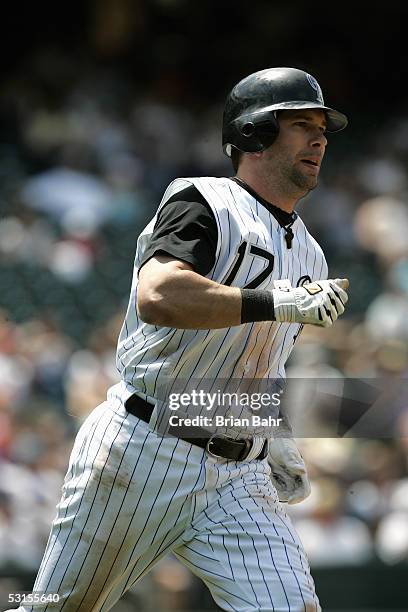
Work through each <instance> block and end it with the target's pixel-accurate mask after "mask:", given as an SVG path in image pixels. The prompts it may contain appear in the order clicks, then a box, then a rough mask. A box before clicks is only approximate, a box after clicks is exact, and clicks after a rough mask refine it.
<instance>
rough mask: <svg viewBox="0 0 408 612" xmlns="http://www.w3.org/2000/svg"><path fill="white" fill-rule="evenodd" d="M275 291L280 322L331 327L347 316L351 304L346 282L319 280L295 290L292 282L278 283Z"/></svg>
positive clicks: (274, 297) (340, 279) (274, 296)
mask: <svg viewBox="0 0 408 612" xmlns="http://www.w3.org/2000/svg"><path fill="white" fill-rule="evenodd" d="M274 284H275V289H273V290H272V293H273V301H274V308H275V319H276V321H281V322H288V323H311V324H312V325H319V326H320V327H330V325H333V323H334V321H335V320H336V319H337V318H338V317H339V316H340V315H341V314H343V312H344V305H345V304H346V302H347V300H348V295H347V293H346V292H345V289H347V287H348V284H349V283H348V280H347V279H346V278H336V279H335V280H333V279H329V280H319V281H315V282H313V283H310V284H308V285H303V286H302V287H296V288H293V287H291V285H290V281H288V280H280V281H275V283H274Z"/></svg>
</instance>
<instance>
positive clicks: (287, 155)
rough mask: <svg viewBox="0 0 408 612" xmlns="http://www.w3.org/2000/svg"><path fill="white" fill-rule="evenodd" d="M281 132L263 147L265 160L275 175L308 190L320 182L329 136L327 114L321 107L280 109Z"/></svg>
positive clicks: (293, 186) (292, 184)
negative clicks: (326, 131) (266, 146)
mask: <svg viewBox="0 0 408 612" xmlns="http://www.w3.org/2000/svg"><path fill="white" fill-rule="evenodd" d="M278 121H279V134H278V137H277V138H276V140H275V142H274V143H273V144H272V145H271V146H270V147H269V148H268V149H267V150H266V151H264V154H263V155H264V160H265V162H266V163H267V164H268V165H269V171H270V172H272V173H273V174H274V175H275V177H277V178H280V179H281V180H283V181H285V182H287V186H288V189H290V188H294V189H298V190H299V191H303V192H304V193H307V192H308V191H310V190H311V189H314V188H315V187H316V185H317V179H318V176H319V171H320V165H321V162H322V159H323V156H324V152H325V148H326V145H327V139H326V136H325V130H326V116H325V113H324V112H323V111H321V110H318V109H316V110H310V109H307V110H288V111H282V112H281V113H279V117H278Z"/></svg>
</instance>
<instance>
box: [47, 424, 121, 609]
mask: <svg viewBox="0 0 408 612" xmlns="http://www.w3.org/2000/svg"><path fill="white" fill-rule="evenodd" d="M123 421H124V419H123ZM122 425H123V422H122ZM119 433H120V429H119V430H118V431H117V433H116V435H115V437H114V438H113V440H112V442H111V445H110V447H109V451H108V456H107V458H106V460H105V463H104V465H103V468H102V470H101V473H100V475H99V480H98V484H97V486H96V491H95V493H94V496H93V500H92V502H91V505H90V507H89V510H88V514H87V516H86V519H85V522H84V524H83V526H82V529H81V532H80V534H79V538H78V542H77V544H76V546H75V548H74V550H73V551H72V553H71V557H70V559H69V561H68V563H67V564H66V568H65V571H64V573H63V574H62V578H61V580H60V582H59V585H58V587H57V590H58V589H59V587H60V586H61V584H62V582H63V580H64V577H65V574H66V573H67V571H68V568H69V566H70V564H71V562H72V560H73V558H74V556H75V553H76V551H77V549H78V546H79V545H80V543H81V539H82V536H83V534H84V531H85V527H86V525H87V523H88V520H89V518H90V517H91V513H92V508H93V506H94V503H95V499H96V497H97V495H98V490H99V487H100V484H101V480H102V474H103V471H104V469H105V466H106V464H107V462H108V460H109V457H110V454H111V451H112V448H113V445H114V444H115V441H116V438H117V437H118V435H119ZM103 441H104V437H103V438H102V439H101V442H100V445H99V448H98V452H99V450H100V449H101V447H102V444H103ZM98 452H97V454H96V456H95V459H96V458H97V456H98ZM95 459H94V461H93V463H92V469H93V466H94V464H95ZM91 473H92V472H90V474H89V478H88V481H87V485H88V483H89V480H90V477H91ZM87 485H86V486H87ZM83 499H84V498H83V497H82V498H81V503H80V505H79V508H78V512H79V510H80V508H81V505H82V501H83ZM105 510H106V507H105ZM74 523H75V519H74V521H73V523H72V525H71V530H72V529H73V527H74ZM95 534H96V531H95ZM95 534H94V536H95ZM89 551H90V547H89V548H88V553H89ZM88 553H87V554H88ZM81 569H82V566H81V567H80V568H79V571H78V574H77V579H78V577H79V574H80V573H81ZM75 582H76V581H75ZM64 606H65V603H64V604H63V606H62V608H61V610H62V609H63V608H64ZM46 609H47V608H46Z"/></svg>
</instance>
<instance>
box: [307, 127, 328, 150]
mask: <svg viewBox="0 0 408 612" xmlns="http://www.w3.org/2000/svg"><path fill="white" fill-rule="evenodd" d="M310 144H311V146H312V147H314V148H319V149H320V148H323V149H324V148H325V147H326V145H327V138H326V136H325V135H324V133H323V132H321V131H320V130H316V131H315V133H314V134H313V136H312V139H311V143H310Z"/></svg>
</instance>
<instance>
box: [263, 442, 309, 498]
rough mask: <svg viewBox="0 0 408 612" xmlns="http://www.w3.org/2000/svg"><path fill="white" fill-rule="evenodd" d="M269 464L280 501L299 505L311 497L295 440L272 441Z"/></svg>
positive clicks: (270, 443)
mask: <svg viewBox="0 0 408 612" xmlns="http://www.w3.org/2000/svg"><path fill="white" fill-rule="evenodd" d="M268 463H269V465H270V467H271V470H272V473H271V481H272V484H273V485H274V487H275V489H276V491H277V493H278V497H279V501H281V502H287V503H288V504H298V503H299V502H301V501H303V500H304V499H306V497H308V496H309V495H310V490H311V489H310V482H309V479H308V477H307V471H306V466H305V462H304V461H303V458H302V455H301V454H300V452H299V449H298V447H297V446H296V443H295V441H294V440H293V438H273V439H272V440H270V441H269V453H268Z"/></svg>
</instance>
